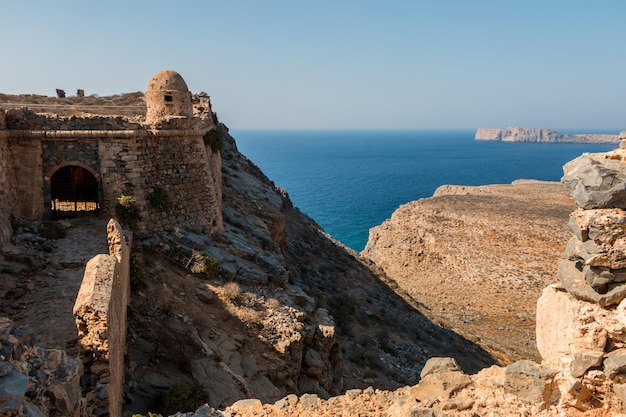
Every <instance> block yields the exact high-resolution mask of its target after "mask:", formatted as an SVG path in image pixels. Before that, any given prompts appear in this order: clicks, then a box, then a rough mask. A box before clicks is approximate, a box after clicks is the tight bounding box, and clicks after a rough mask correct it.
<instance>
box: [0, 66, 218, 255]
mask: <svg viewBox="0 0 626 417" xmlns="http://www.w3.org/2000/svg"><path fill="white" fill-rule="evenodd" d="M145 100H146V107H147V112H146V116H145V117H135V118H129V117H123V116H106V115H92V116H79V115H73V116H70V117H65V116H59V115H56V114H48V113H41V112H35V111H34V110H32V109H30V108H28V107H15V108H9V109H7V110H6V111H5V110H3V109H0V207H2V213H0V244H1V243H3V242H7V241H8V240H9V238H10V236H11V220H10V219H11V218H14V219H17V218H20V217H21V216H24V217H27V218H31V219H35V220H41V219H45V218H50V217H53V216H54V215H55V214H56V213H57V212H59V211H68V210H73V211H77V212H81V211H82V212H95V213H96V214H98V215H100V216H103V217H113V216H115V215H116V213H115V207H116V204H117V201H118V198H120V197H121V196H122V195H126V196H132V197H133V198H134V199H135V200H136V205H137V208H138V211H139V213H138V214H139V220H138V222H137V225H136V226H137V227H136V231H138V232H140V233H147V232H153V231H162V230H171V229H173V228H174V227H185V228H187V229H189V230H196V231H199V232H204V233H212V232H218V231H220V230H222V228H223V219H222V189H221V157H220V152H219V149H218V148H219V144H216V143H215V142H214V141H212V140H211V139H212V138H213V137H214V136H215V135H214V133H215V130H216V128H217V126H216V121H215V117H214V115H213V113H212V110H211V103H210V99H209V97H208V95H206V93H200V94H198V95H192V94H191V93H190V92H189V89H188V88H187V84H186V83H185V81H184V80H183V78H182V77H181V76H180V74H178V73H177V72H175V71H170V70H165V71H160V72H158V73H156V74H155V75H154V76H153V77H152V78H151V79H150V82H149V83H148V90H147V92H146V94H145ZM61 107H70V106H61ZM216 145H218V146H216ZM159 193H160V194H159ZM163 193H166V194H167V195H168V196H169V202H168V203H169V204H168V206H167V207H166V209H164V207H158V206H155V205H154V204H151V202H152V201H154V198H153V197H154V196H157V197H158V196H159V195H163ZM157 199H158V198H157Z"/></svg>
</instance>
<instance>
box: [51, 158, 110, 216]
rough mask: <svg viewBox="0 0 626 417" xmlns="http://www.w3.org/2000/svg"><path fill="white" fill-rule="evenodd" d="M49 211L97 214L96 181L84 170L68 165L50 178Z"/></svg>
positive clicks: (98, 208) (98, 204)
mask: <svg viewBox="0 0 626 417" xmlns="http://www.w3.org/2000/svg"><path fill="white" fill-rule="evenodd" d="M50 194H51V206H52V207H51V209H52V211H53V213H55V214H64V215H75V214H96V215H97V214H98V213H99V210H100V203H99V199H98V180H97V179H96V177H95V176H94V175H93V174H92V173H91V172H89V171H88V170H86V169H85V168H82V167H79V166H75V165H68V166H65V167H62V168H60V169H58V170H57V171H56V172H55V173H54V175H52V178H50Z"/></svg>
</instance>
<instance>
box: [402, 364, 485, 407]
mask: <svg viewBox="0 0 626 417" xmlns="http://www.w3.org/2000/svg"><path fill="white" fill-rule="evenodd" d="M473 383H474V382H473V381H472V378H470V377H469V375H465V374H464V373H463V372H459V371H441V372H436V373H431V374H429V375H427V376H426V377H425V378H424V379H422V380H421V381H420V383H419V384H417V385H415V386H413V387H411V390H410V392H411V395H412V396H413V398H415V399H416V400H418V401H420V402H422V401H426V400H427V399H429V398H437V399H442V400H447V399H450V398H452V397H453V396H454V395H455V394H456V393H457V392H459V391H461V390H462V389H463V388H466V387H468V386H470V385H472V384H473Z"/></svg>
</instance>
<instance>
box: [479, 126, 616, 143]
mask: <svg viewBox="0 0 626 417" xmlns="http://www.w3.org/2000/svg"><path fill="white" fill-rule="evenodd" d="M475 139H476V140H489V141H502V142H542V143H619V138H618V135H606V134H601V133H580V134H573V135H570V134H564V133H559V132H557V131H556V130H552V129H524V128H521V127H508V128H506V129H491V128H485V127H480V128H478V129H477V130H476V136H475Z"/></svg>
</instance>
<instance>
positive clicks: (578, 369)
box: [572, 350, 604, 378]
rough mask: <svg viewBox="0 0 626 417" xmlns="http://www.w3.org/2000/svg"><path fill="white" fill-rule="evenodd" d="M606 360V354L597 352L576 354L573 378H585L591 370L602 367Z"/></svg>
mask: <svg viewBox="0 0 626 417" xmlns="http://www.w3.org/2000/svg"><path fill="white" fill-rule="evenodd" d="M602 358H604V352H602V351H595V350H583V351H580V352H574V359H573V360H572V376H573V377H574V378H579V377H581V376H583V375H584V374H585V373H586V372H587V371H588V370H589V369H590V368H593V367H596V366H600V364H601V363H602Z"/></svg>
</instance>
